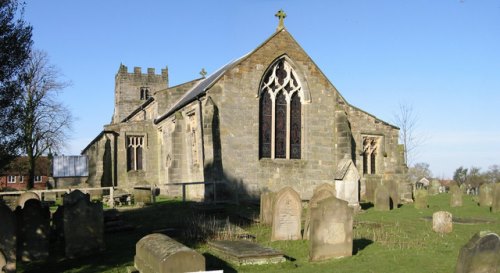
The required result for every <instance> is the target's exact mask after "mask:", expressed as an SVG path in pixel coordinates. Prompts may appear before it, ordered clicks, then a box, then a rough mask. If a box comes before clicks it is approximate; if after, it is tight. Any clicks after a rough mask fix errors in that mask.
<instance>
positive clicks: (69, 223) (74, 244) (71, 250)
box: [63, 190, 104, 258]
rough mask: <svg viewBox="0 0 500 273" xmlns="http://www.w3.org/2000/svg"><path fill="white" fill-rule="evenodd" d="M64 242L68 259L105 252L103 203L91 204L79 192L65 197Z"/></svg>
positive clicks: (73, 192)
mask: <svg viewBox="0 0 500 273" xmlns="http://www.w3.org/2000/svg"><path fill="white" fill-rule="evenodd" d="M64 199H65V200H64V213H63V218H64V224H63V228H64V240H65V253H66V257H68V258H74V257H77V256H82V255H88V254H92V253H95V252H98V251H102V250H104V238H103V236H104V215H103V209H102V203H100V202H90V196H89V195H88V194H83V193H82V192H80V191H79V190H75V191H72V192H71V193H70V194H68V195H66V196H65V197H64Z"/></svg>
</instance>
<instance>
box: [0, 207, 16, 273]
mask: <svg viewBox="0 0 500 273" xmlns="http://www.w3.org/2000/svg"><path fill="white" fill-rule="evenodd" d="M16 226H17V223H16V216H15V215H14V212H12V210H10V208H9V207H8V206H7V205H5V204H3V203H1V202H0V272H2V273H13V272H16V247H17V240H16V239H17V237H16V236H17V234H16ZM2 269H3V271H1V270H2Z"/></svg>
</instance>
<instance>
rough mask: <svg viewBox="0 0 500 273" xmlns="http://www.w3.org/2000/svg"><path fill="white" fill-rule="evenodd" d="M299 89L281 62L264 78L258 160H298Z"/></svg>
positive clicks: (299, 126) (299, 141)
mask: <svg viewBox="0 0 500 273" xmlns="http://www.w3.org/2000/svg"><path fill="white" fill-rule="evenodd" d="M302 100H303V93H302V87H301V85H300V83H299V81H298V80H297V75H296V74H295V71H294V70H293V68H292V67H291V65H290V64H289V63H288V62H287V61H286V60H285V58H282V59H280V60H278V61H277V62H276V63H274V65H273V66H272V67H271V68H270V69H269V70H268V72H267V73H266V74H265V76H264V79H263V81H262V84H261V86H260V109H259V110H260V113H259V156H260V158H284V159H290V158H292V159H300V157H301V140H302V137H301V132H302V109H301V108H302Z"/></svg>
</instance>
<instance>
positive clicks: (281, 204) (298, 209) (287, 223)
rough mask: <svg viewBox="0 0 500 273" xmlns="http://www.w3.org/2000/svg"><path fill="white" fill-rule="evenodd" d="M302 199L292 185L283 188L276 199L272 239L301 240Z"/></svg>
mask: <svg viewBox="0 0 500 273" xmlns="http://www.w3.org/2000/svg"><path fill="white" fill-rule="evenodd" d="M301 215H302V201H301V199H300V196H299V194H298V193H297V192H296V191H295V190H294V189H292V188H291V187H285V188H283V189H281V190H280V191H279V192H278V193H277V194H276V198H275V200H274V205H273V223H272V229H271V241H278V240H300V239H301V238H302V236H301V233H300V232H301Z"/></svg>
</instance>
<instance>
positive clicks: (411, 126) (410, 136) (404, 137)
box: [394, 103, 424, 166]
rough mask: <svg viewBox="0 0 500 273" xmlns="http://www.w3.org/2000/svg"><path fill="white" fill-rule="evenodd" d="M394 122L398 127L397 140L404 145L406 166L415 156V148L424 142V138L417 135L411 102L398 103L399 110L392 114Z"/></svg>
mask: <svg viewBox="0 0 500 273" xmlns="http://www.w3.org/2000/svg"><path fill="white" fill-rule="evenodd" d="M394 122H395V124H396V125H397V126H398V127H399V140H400V142H401V143H402V144H403V145H404V157H405V163H406V165H407V166H411V165H412V164H411V163H412V161H413V160H414V159H415V156H416V149H417V148H418V147H419V146H421V145H422V144H423V142H424V138H423V137H421V136H417V134H416V132H415V130H416V129H417V125H418V118H417V116H416V114H415V112H414V111H413V106H412V105H411V104H404V103H400V104H399V112H398V113H396V114H395V115H394Z"/></svg>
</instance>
